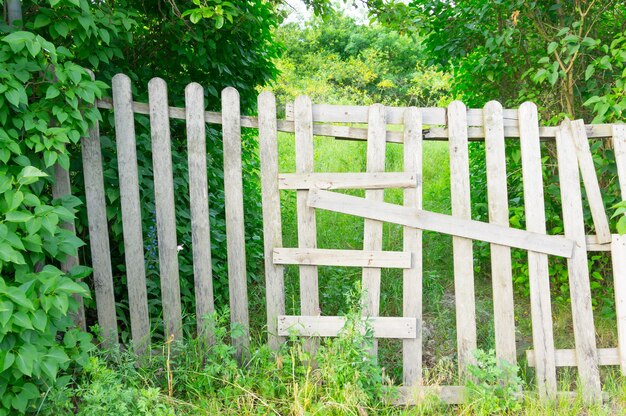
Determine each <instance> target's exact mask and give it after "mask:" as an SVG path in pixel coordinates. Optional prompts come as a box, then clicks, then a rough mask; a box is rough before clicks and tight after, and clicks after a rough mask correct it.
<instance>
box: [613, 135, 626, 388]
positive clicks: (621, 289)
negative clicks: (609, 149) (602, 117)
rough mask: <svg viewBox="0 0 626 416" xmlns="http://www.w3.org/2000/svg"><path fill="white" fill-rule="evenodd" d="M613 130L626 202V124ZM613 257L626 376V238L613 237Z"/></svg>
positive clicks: (619, 341)
mask: <svg viewBox="0 0 626 416" xmlns="http://www.w3.org/2000/svg"><path fill="white" fill-rule="evenodd" d="M612 130H613V150H614V153H615V164H616V165H617V176H618V179H619V186H620V194H621V196H622V200H624V201H626V124H613V128H612ZM611 257H612V261H613V284H614V289H615V313H616V315H617V350H618V352H619V362H620V368H621V371H622V375H624V376H626V236H618V235H613V240H612V243H611Z"/></svg>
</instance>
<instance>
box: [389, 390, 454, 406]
mask: <svg viewBox="0 0 626 416" xmlns="http://www.w3.org/2000/svg"><path fill="white" fill-rule="evenodd" d="M398 393H399V394H398V397H397V398H395V400H394V404H396V405H398V406H419V405H420V404H423V403H425V401H426V400H428V399H429V398H431V397H437V398H439V400H441V401H442V402H443V403H446V404H462V403H464V402H465V386H414V387H399V388H398Z"/></svg>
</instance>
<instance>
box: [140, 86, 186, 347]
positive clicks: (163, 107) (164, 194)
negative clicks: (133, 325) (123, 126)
mask: <svg viewBox="0 0 626 416" xmlns="http://www.w3.org/2000/svg"><path fill="white" fill-rule="evenodd" d="M148 97H149V98H148V99H149V105H150V133H151V136H152V169H153V174H154V184H155V186H154V205H155V210H156V225H157V239H158V243H159V244H158V246H159V277H160V279H161V299H162V303H163V319H164V321H165V339H169V338H170V337H171V336H173V337H174V339H176V340H181V339H182V337H183V321H182V312H181V305H180V282H179V277H178V249H177V248H178V243H177V237H176V213H175V210H174V177H173V171H172V148H171V140H170V119H169V118H168V116H167V85H166V84H165V81H163V80H162V79H161V78H152V79H151V80H150V82H148Z"/></svg>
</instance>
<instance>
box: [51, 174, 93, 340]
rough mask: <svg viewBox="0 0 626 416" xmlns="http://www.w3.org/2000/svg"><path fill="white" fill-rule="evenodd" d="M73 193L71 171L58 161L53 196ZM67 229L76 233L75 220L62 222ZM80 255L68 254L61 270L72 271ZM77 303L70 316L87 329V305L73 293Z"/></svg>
mask: <svg viewBox="0 0 626 416" xmlns="http://www.w3.org/2000/svg"><path fill="white" fill-rule="evenodd" d="M71 194H72V186H71V184H70V173H69V172H68V171H67V170H65V169H63V167H62V166H61V165H59V164H58V163H57V164H56V165H54V183H53V184H52V197H53V198H54V199H57V198H63V197H64V196H66V195H71ZM61 227H63V228H64V229H65V230H68V231H69V232H71V233H72V234H76V226H75V225H74V221H71V222H63V223H62V224H61ZM78 264H79V262H78V255H76V256H67V258H66V259H65V261H63V262H61V270H62V271H63V272H65V273H67V272H68V271H70V270H71V269H72V268H73V267H74V266H78ZM72 297H73V298H74V300H75V301H76V303H77V304H78V308H77V309H76V311H75V312H71V313H70V316H71V317H72V321H73V322H74V324H75V325H76V327H78V328H80V329H82V330H83V331H86V330H87V323H86V322H85V305H84V302H83V297H82V296H80V295H78V294H74V295H72Z"/></svg>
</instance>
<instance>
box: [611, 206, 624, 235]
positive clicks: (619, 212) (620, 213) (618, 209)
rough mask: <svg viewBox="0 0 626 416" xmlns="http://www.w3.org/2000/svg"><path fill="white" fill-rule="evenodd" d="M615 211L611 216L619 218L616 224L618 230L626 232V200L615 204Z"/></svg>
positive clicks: (622, 232) (621, 233)
mask: <svg viewBox="0 0 626 416" xmlns="http://www.w3.org/2000/svg"><path fill="white" fill-rule="evenodd" d="M613 209H614V210H615V212H614V213H613V216H612V217H611V218H619V219H618V221H617V224H616V228H617V232H618V233H619V234H620V235H624V234H626V201H622V202H619V203H617V204H615V205H613Z"/></svg>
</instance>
